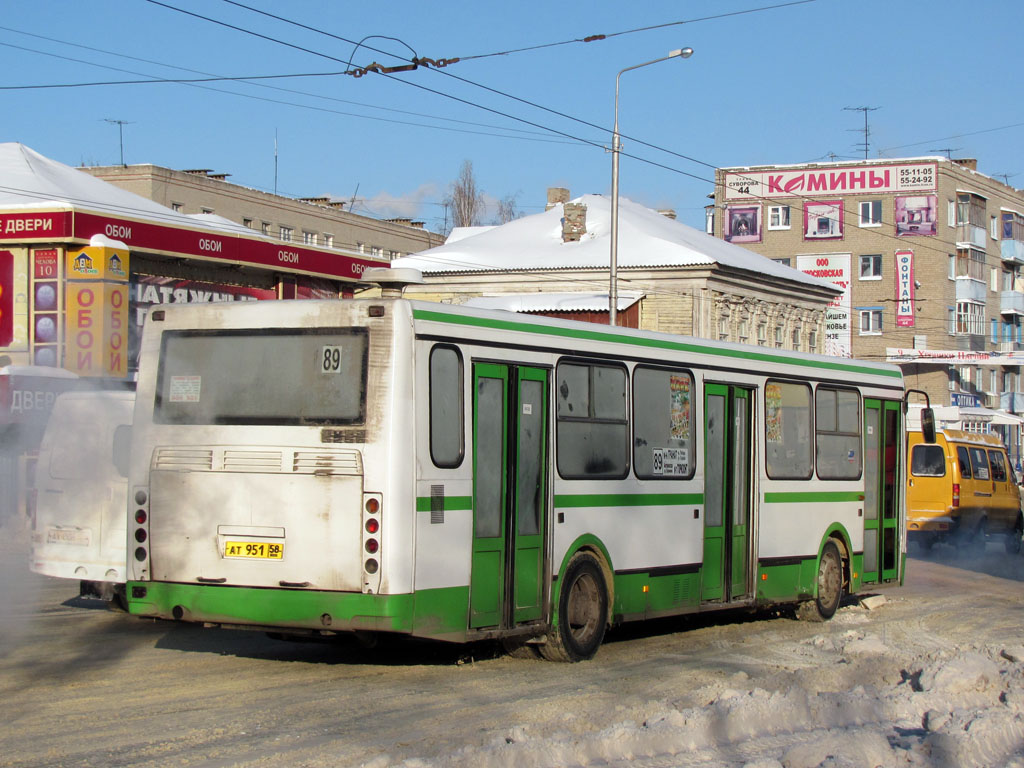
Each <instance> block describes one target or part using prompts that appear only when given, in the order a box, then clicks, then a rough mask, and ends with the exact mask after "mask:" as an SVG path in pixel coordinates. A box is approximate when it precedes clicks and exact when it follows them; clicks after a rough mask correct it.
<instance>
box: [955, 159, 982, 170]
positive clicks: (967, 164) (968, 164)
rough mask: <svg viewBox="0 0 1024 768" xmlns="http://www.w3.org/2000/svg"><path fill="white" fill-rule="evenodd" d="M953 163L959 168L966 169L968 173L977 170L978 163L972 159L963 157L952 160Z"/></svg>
mask: <svg viewBox="0 0 1024 768" xmlns="http://www.w3.org/2000/svg"><path fill="white" fill-rule="evenodd" d="M953 162H954V163H956V164H957V165H959V166H960V167H961V168H966V169H967V170H969V171H976V170H978V161H977V160H976V159H975V158H973V157H965V158H962V159H959V160H957V159H954V160H953Z"/></svg>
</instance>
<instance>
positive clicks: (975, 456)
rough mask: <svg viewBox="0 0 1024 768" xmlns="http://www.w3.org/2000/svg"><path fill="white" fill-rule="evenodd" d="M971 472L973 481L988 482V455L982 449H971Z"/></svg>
mask: <svg viewBox="0 0 1024 768" xmlns="http://www.w3.org/2000/svg"><path fill="white" fill-rule="evenodd" d="M970 454H971V471H972V472H973V473H974V479H975V480H990V479H991V477H990V476H989V473H988V454H987V453H986V452H985V449H984V448H971V449H970Z"/></svg>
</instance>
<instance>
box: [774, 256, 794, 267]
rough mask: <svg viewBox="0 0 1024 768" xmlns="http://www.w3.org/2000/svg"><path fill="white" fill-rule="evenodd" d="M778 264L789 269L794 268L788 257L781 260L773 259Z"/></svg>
mask: <svg viewBox="0 0 1024 768" xmlns="http://www.w3.org/2000/svg"><path fill="white" fill-rule="evenodd" d="M772 261H774V262H775V263H776V264H785V265H786V266H787V267H792V266H793V260H792V259H790V258H789V257H788V256H783V257H782V258H781V259H772Z"/></svg>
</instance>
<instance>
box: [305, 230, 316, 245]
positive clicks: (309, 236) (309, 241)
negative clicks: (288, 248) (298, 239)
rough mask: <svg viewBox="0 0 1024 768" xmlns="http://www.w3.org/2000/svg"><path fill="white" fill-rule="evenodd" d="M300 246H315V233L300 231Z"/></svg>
mask: <svg viewBox="0 0 1024 768" xmlns="http://www.w3.org/2000/svg"><path fill="white" fill-rule="evenodd" d="M302 244H303V245H316V232H306V231H305V230H303V231H302Z"/></svg>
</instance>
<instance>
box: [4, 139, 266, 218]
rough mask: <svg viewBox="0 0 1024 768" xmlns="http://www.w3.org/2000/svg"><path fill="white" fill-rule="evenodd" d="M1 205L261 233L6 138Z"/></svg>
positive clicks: (10, 207)
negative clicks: (182, 208) (174, 205)
mask: <svg viewBox="0 0 1024 768" xmlns="http://www.w3.org/2000/svg"><path fill="white" fill-rule="evenodd" d="M0 208H6V209H17V208H33V209H34V208H77V209H88V210H90V211H95V212H97V213H105V214H108V215H114V216H129V217H133V218H141V219H147V220H150V221H154V222H157V223H160V224H170V225H178V226H182V227H187V228H189V229H195V228H196V227H197V226H198V227H199V228H201V229H209V230H220V231H229V232H234V233H236V234H237V233H244V234H246V235H248V236H258V233H254V232H253V231H252V230H251V229H246V228H244V227H242V225H240V224H237V223H235V222H232V221H229V220H227V219H225V218H224V217H222V216H215V215H213V216H211V215H209V214H196V215H188V214H184V213H179V212H178V211H174V210H171V209H170V208H168V207H166V206H163V205H160V204H159V203H155V202H153V201H152V200H149V199H148V198H145V197H142V196H141V195H136V194H135V193H134V192H128V191H127V190H124V189H121V188H120V187H115V186H114V185H113V184H110V183H108V182H106V181H103V180H102V179H97V178H96V177H94V176H90V175H89V174H88V173H85V172H83V171H79V170H77V169H75V168H72V167H71V166H70V165H64V163H59V162H57V161H56V160H51V159H50V158H48V157H44V156H43V155H40V154H39V153H38V152H36V151H35V150H33V149H30V148H29V147H26V146H25V145H24V144H19V143H17V142H3V143H0Z"/></svg>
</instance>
